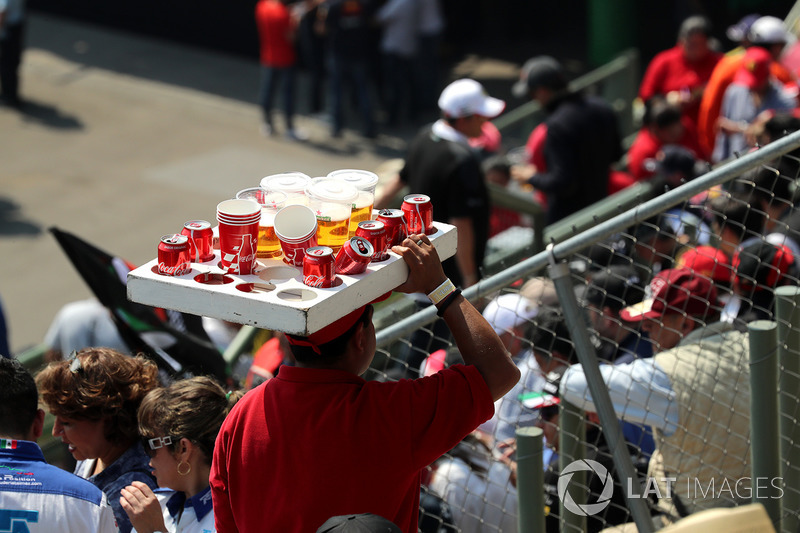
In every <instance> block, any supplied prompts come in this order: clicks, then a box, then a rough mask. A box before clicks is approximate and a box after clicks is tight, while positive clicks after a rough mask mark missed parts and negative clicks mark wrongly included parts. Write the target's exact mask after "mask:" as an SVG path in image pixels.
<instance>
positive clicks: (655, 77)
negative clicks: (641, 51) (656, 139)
mask: <svg viewBox="0 0 800 533" xmlns="http://www.w3.org/2000/svg"><path fill="white" fill-rule="evenodd" d="M710 39H711V21H709V20H708V19H707V18H706V17H702V16H692V17H689V18H687V19H686V20H684V21H683V23H682V24H681V27H680V29H679V30H678V43H677V45H675V46H674V47H673V48H670V49H668V50H665V51H663V52H660V53H658V54H656V56H655V57H654V58H653V59H652V61H650V64H649V65H648V66H647V69H646V70H645V73H644V78H643V79H642V83H641V85H640V87H639V98H641V99H642V101H643V102H645V103H646V102H647V101H648V100H650V99H651V98H653V97H654V96H656V95H662V96H664V97H665V98H666V99H667V101H668V102H670V103H674V104H677V105H679V106H680V107H681V114H682V115H683V116H684V117H686V119H687V121H686V122H685V125H686V126H687V133H688V135H689V137H691V138H696V137H697V115H698V112H699V109H700V99H701V98H702V97H703V91H704V90H705V87H706V84H707V83H708V80H709V78H710V77H711V72H712V71H713V70H714V67H715V66H716V64H717V62H718V61H719V60H720V58H721V57H722V54H720V53H719V52H717V51H715V50H713V49H712V47H711V43H710Z"/></svg>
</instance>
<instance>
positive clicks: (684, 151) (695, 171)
mask: <svg viewBox="0 0 800 533" xmlns="http://www.w3.org/2000/svg"><path fill="white" fill-rule="evenodd" d="M652 163H653V166H654V177H653V178H651V179H653V180H654V183H655V184H656V186H657V187H658V188H662V187H663V188H664V189H665V190H666V189H674V188H676V187H680V186H681V185H683V184H684V183H687V182H689V181H692V180H693V179H694V178H696V177H697V176H698V175H699V174H701V171H700V169H699V167H700V165H701V164H702V163H701V162H699V161H698V160H697V158H696V157H695V154H694V152H692V151H691V150H689V149H688V148H684V147H683V146H677V145H674V144H668V145H666V146H663V147H661V149H660V150H659V151H658V152H657V153H656V156H655V160H654V161H653V162H652Z"/></svg>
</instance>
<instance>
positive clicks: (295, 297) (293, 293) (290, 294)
mask: <svg viewBox="0 0 800 533" xmlns="http://www.w3.org/2000/svg"><path fill="white" fill-rule="evenodd" d="M316 297H317V293H316V292H314V291H312V290H309V289H301V288H292V289H285V290H282V291H281V292H279V293H278V298H280V299H281V300H285V301H287V302H307V301H309V300H313V299H314V298H316Z"/></svg>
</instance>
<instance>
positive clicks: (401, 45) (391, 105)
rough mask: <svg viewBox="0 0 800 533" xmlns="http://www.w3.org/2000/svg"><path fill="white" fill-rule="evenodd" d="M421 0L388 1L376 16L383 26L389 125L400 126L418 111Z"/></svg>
mask: <svg viewBox="0 0 800 533" xmlns="http://www.w3.org/2000/svg"><path fill="white" fill-rule="evenodd" d="M417 4H418V1H417V0H388V1H387V2H386V3H385V4H383V6H381V8H380V9H379V10H378V12H377V14H376V15H375V18H376V20H377V21H378V23H379V24H380V25H381V26H382V28H383V31H382V35H381V44H380V49H381V55H382V56H383V69H382V70H383V93H384V105H385V106H386V112H387V124H388V125H389V126H397V125H398V124H400V123H402V122H404V120H402V119H404V118H405V119H410V118H411V117H412V116H413V115H414V113H415V112H416V110H417V109H416V107H417V103H416V102H415V100H414V99H415V96H416V94H415V93H414V91H413V87H414V84H415V82H414V69H413V68H412V62H413V60H414V58H415V57H416V55H417V50H418V39H417V32H418V30H419V21H420V19H419V14H418V11H419V7H418V5H417Z"/></svg>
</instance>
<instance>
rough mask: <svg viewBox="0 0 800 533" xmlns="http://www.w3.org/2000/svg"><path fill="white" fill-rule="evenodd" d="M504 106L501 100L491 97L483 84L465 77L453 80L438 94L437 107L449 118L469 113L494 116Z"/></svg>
mask: <svg viewBox="0 0 800 533" xmlns="http://www.w3.org/2000/svg"><path fill="white" fill-rule="evenodd" d="M505 108H506V103H505V102H504V101H503V100H500V99H499V98H492V97H491V96H489V95H488V94H487V93H486V90H485V89H484V88H483V85H481V84H480V83H478V82H477V81H475V80H471V79H467V78H464V79H461V80H456V81H454V82H453V83H451V84H450V85H448V86H447V87H445V88H444V90H443V91H442V94H441V96H439V109H441V110H442V112H443V113H444V114H445V115H447V116H448V117H450V118H461V117H468V116H470V115H480V116H482V117H487V118H494V117H496V116H497V115H499V114H500V113H502V112H503V109H505Z"/></svg>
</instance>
